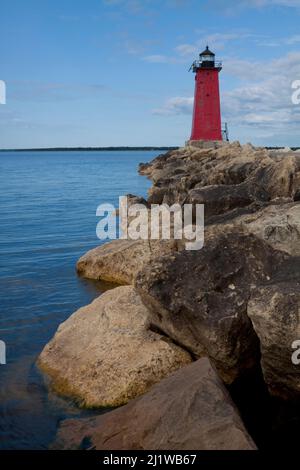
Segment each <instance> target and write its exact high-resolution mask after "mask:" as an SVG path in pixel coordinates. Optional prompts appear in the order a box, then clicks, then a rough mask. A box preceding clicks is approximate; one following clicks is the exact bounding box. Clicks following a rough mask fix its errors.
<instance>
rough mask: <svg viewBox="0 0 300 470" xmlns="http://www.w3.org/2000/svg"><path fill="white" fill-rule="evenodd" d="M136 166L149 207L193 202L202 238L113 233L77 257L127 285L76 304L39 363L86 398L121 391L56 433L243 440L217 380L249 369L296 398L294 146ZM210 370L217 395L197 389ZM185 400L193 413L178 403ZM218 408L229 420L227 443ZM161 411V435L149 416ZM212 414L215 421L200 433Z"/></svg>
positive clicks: (229, 148)
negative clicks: (232, 427)
mask: <svg viewBox="0 0 300 470" xmlns="http://www.w3.org/2000/svg"><path fill="white" fill-rule="evenodd" d="M139 171H140V173H141V174H142V175H145V176H147V177H148V178H150V179H151V180H152V183H153V185H152V187H151V189H150V191H149V197H148V199H147V201H144V202H145V205H146V207H147V208H148V209H150V207H151V204H168V205H172V204H174V203H179V204H181V205H183V204H185V203H189V204H204V207H205V243H204V247H203V248H202V249H200V250H195V251H186V250H185V244H184V240H182V241H181V240H173V239H171V240H165V241H162V240H116V241H113V242H110V243H107V244H105V245H103V246H100V247H98V248H95V249H94V250H91V251H90V252H88V253H87V254H86V255H84V256H83V257H82V258H81V259H80V260H79V261H78V264H77V269H78V272H79V273H80V274H81V275H83V276H86V277H89V278H93V279H104V280H109V281H114V282H117V283H118V284H127V286H124V287H116V288H115V289H113V290H111V291H110V292H107V293H106V294H104V295H102V296H101V297H100V298H98V299H96V300H95V301H94V302H93V303H92V304H91V305H90V306H87V307H83V308H82V309H80V310H79V311H78V312H76V313H75V314H73V315H72V316H71V317H70V318H69V319H68V320H67V321H66V322H65V323H64V324H62V325H61V326H60V327H59V329H58V331H57V333H56V335H55V337H54V338H53V339H52V340H51V341H50V343H49V344H48V345H47V346H46V347H45V349H44V350H43V352H42V353H41V355H40V357H39V360H38V364H39V366H40V368H41V369H42V370H44V371H45V372H46V373H47V374H48V375H49V376H50V378H51V380H52V384H53V386H54V387H55V389H56V390H57V391H58V392H61V393H63V394H65V395H70V396H73V397H75V398H77V399H78V400H79V401H80V402H81V403H82V404H84V405H85V406H108V405H120V404H125V403H127V402H128V401H129V403H128V404H127V405H126V406H125V407H123V408H121V409H120V410H116V411H113V412H110V413H108V414H106V415H105V416H101V417H99V418H95V419H94V418H93V419H92V420H85V421H74V420H71V421H67V422H66V423H65V424H63V425H62V428H61V431H60V433H59V437H58V441H57V442H60V444H57V445H58V446H60V447H63V448H67V447H68V446H70V447H76V448H78V447H82V445H83V444H82V443H83V442H86V441H84V438H85V437H86V436H92V438H91V446H92V447H96V448H109V446H111V448H118V447H120V448H123V449H125V448H128V449H133V448H152V449H153V448H159V449H160V448H166V449H184V448H190V449H194V448H195V449H196V448H199V449H203V448H229V449H231V448H245V449H248V448H249V446H250V448H253V444H251V439H250V438H249V436H248V437H247V431H246V430H245V428H244V427H243V426H242V425H241V421H240V418H239V417H238V412H237V410H236V409H235V408H234V407H232V405H230V406H229V402H228V400H229V397H228V395H226V393H225V388H224V387H223V386H222V387H223V388H222V387H221V385H220V384H221V380H222V381H223V383H224V384H235V383H237V381H240V380H242V379H243V377H245V376H247V375H248V374H251V372H253V370H259V369H260V370H261V371H262V376H263V380H264V383H265V385H266V387H267V388H268V390H269V392H268V393H269V394H270V396H271V395H276V396H280V397H281V398H283V399H292V400H296V401H297V400H300V396H299V394H300V365H297V364H296V363H295V361H294V362H293V361H292V354H293V352H294V351H293V349H292V344H294V342H295V341H296V340H298V339H300V297H299V292H300V290H299V283H300V258H299V256H300V218H299V217H300V201H299V199H300V198H299V194H300V155H299V153H296V152H292V151H291V152H272V151H267V150H266V149H263V148H255V147H253V146H252V145H250V144H247V145H244V146H241V145H240V144H239V143H237V142H236V143H232V144H226V145H224V146H221V147H219V148H216V149H215V148H210V149H201V148H197V147H194V146H191V145H187V146H186V147H183V148H180V149H178V150H174V151H170V152H167V153H166V154H164V155H161V156H159V157H157V158H155V159H154V160H153V161H152V162H150V163H146V164H141V165H140V168H139ZM131 199H132V200H133V201H135V200H139V198H135V197H133V196H131ZM139 202H140V200H139ZM299 356H300V354H299ZM203 357H206V358H209V360H208V359H203ZM201 358H202V359H201ZM192 361H195V362H194V364H192V365H188V364H189V363H190V362H192ZM201 361H202V362H201ZM203 361H204V362H203ZM205 361H206V362H205ZM204 364H205V366H204ZM198 367H199V369H197V368H198ZM178 369H180V370H178ZM176 370H177V372H176ZM196 370H197V371H199V376H197V380H194V379H195V376H194V375H193V374H195V373H196V372H195V371H196ZM191 371H192V372H191ZM208 375H209V377H210V379H209V381H208V382H209V384H210V385H209V387H211V386H212V383H213V384H214V385H213V388H214V387H215V385H216V384H218V385H217V389H218V390H219V392H218V394H217V395H215V393H214V392H213V391H212V392H211V393H212V396H213V397H214V398H216V396H217V397H218V398H217V399H216V400H214V398H210V395H209V393H208V392H207V388H206V387H207V384H208V382H207V380H208V379H207V376H208ZM217 375H219V378H217ZM161 380H162V382H160V381H161ZM186 380H190V383H191V387H190V388H189V387H186V386H185V381H186ZM175 383H176V388H173V386H174V384H175ZM154 384H156V385H154ZM168 387H170V390H172V394H171V399H170V401H169V402H168V403H167V402H166V401H165V398H164V397H165V396H167V395H168V393H169V392H168V393H167V392H166V391H168V390H169V388H168ZM194 387H195V388H194ZM220 390H222V391H221V392H220ZM195 393H199V395H197V399H196V398H195V396H196V395H195ZM165 394H166V395H165ZM141 395H142V396H141ZM168 396H169V395H168ZM135 397H139V398H135ZM198 398H199V400H200V401H198ZM131 399H133V400H132V401H130V400H131ZM194 400H196V402H197V406H196V408H197V412H196V413H194V411H193V410H194V408H193V407H188V409H185V407H182V406H180V405H181V404H183V403H189V401H191V402H193V403H194ZM205 401H206V402H207V403H206V405H205V404H204V402H205ZM158 403H159V404H160V405H159V410H158V411H157V404H158ZM205 406H207V407H208V408H207V409H206V408H205ZM192 408H193V409H192ZM175 409H176V411H175ZM204 409H205V410H206V411H205V412H204V411H203V410H204ZM201 410H202V411H201ZM178 413H179V415H178ZM177 415H178V416H179V418H180V419H179V422H180V423H181V426H182V429H184V430H185V431H184V433H182V432H181V428H180V427H179V426H175V421H174V419H175V418H174V416H177ZM220 415H222V416H223V417H224V416H226V417H228V421H226V422H227V423H230V422H231V420H233V421H234V422H235V423H239V424H238V426H237V428H238V429H239V432H238V433H237V434H236V435H235V434H234V436H235V437H233V438H232V441H231V439H226V438H225V437H224V433H223V431H224V429H225V430H226V429H227V428H226V426H225V427H224V428H223V427H222V426H219V424H218V423H219V422H220V421H219V419H220ZM162 416H163V417H164V420H165V421H163V422H164V423H165V425H164V426H163V428H164V429H165V430H167V431H168V432H167V433H166V434H167V435H168V436H169V437H170V440H169V441H168V439H162V434H163V429H160V427H159V426H158V425H157V423H161V419H162ZM206 419H208V422H209V426H208V427H207V422H206ZM226 419H227V418H226ZM180 420H181V421H180ZM118 423H121V424H118ZM147 423H149V426H148V425H147ZM184 423H185V424H184ZM147 426H148V427H147ZM189 426H190V427H189ZM210 426H212V428H214V427H215V429H218V432H216V433H213V434H212V433H209V432H206V429H208V428H209V427H210ZM157 428H158V431H157V434H156V432H155V429H157ZM171 428H172V432H171V431H170V429H171ZM233 432H234V433H235V431H233ZM225 434H226V432H225ZM228 435H229V434H228ZM237 435H239V438H237V439H236V436H237ZM68 436H69V437H68ZM145 436H146V437H145ZM147 436H148V437H147ZM208 436H209V437H208ZM245 436H246V437H245ZM230 441H231V443H230ZM106 442H107V444H105V443H106ZM105 446H107V447H105Z"/></svg>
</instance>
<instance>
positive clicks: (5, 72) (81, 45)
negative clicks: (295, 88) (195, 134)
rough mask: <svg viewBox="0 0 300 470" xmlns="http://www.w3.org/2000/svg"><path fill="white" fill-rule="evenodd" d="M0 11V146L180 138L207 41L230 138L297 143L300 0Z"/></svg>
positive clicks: (32, 3)
mask: <svg viewBox="0 0 300 470" xmlns="http://www.w3.org/2000/svg"><path fill="white" fill-rule="evenodd" d="M1 20H2V21H1V31H0V48H1V56H0V57H1V67H0V79H1V80H5V82H6V86H7V103H6V104H5V105H0V148H22V147H51V146H108V145H182V144H183V143H184V141H185V140H187V139H188V138H189V135H190V128H191V112H192V101H193V98H192V97H193V87H194V77H193V74H192V73H191V72H190V73H188V69H189V66H190V64H191V62H192V61H193V60H194V59H195V58H197V55H198V54H199V52H200V51H201V50H202V49H203V48H204V47H205V46H206V44H207V43H208V44H209V45H210V47H211V48H212V49H213V50H214V52H215V53H216V56H217V57H218V58H220V59H222V60H223V70H222V72H221V75H220V86H221V96H222V102H221V106H222V119H223V122H225V121H226V122H228V125H229V132H230V138H231V140H240V141H241V142H248V141H250V142H253V143H254V144H257V145H290V146H292V145H300V132H299V126H300V105H298V106H296V105H293V104H292V101H291V94H292V90H291V83H292V82H293V81H294V80H299V79H300V28H299V24H300V0H247V1H243V0H241V1H233V0H210V1H206V0H203V1H201V0H85V1H83V0H51V1H50V0H42V1H41V0H26V1H24V0H2V1H1Z"/></svg>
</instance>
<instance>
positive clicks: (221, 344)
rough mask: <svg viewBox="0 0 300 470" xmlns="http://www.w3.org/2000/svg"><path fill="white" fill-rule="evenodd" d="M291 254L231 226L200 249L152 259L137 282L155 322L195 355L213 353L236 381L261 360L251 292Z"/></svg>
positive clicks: (229, 378)
mask: <svg viewBox="0 0 300 470" xmlns="http://www.w3.org/2000/svg"><path fill="white" fill-rule="evenodd" d="M287 256H288V255H286V254H284V253H283V252H279V251H276V250H274V249H273V248H272V247H271V246H269V245H268V244H267V243H266V242H264V241H262V240H260V239H259V238H257V237H255V236H253V235H245V234H243V233H239V232H235V231H230V232H228V233H224V234H219V235H218V236H215V237H212V238H211V239H209V240H207V241H206V243H205V245H204V248H203V249H201V250H199V251H182V252H180V253H176V254H172V255H166V256H164V257H162V258H160V259H156V260H154V261H153V262H151V263H149V264H147V266H145V267H144V268H143V269H142V270H141V271H140V272H139V273H138V275H137V277H136V281H135V286H136V288H137V289H138V292H139V293H140V295H141V297H142V299H143V301H144V303H145V305H147V307H148V308H149V311H150V312H151V317H150V321H151V323H152V324H153V325H154V326H155V327H157V328H159V329H160V330H161V331H163V332H164V333H165V334H167V335H168V336H169V337H170V338H172V339H173V340H174V341H175V342H176V343H178V344H180V345H182V346H183V347H184V348H186V349H187V350H189V351H191V352H192V353H193V354H194V355H195V356H197V357H200V356H201V355H203V354H205V355H208V356H209V357H210V358H211V360H212V361H213V362H214V364H215V365H216V366H217V368H218V371H219V373H220V374H221V376H222V378H223V380H225V381H226V382H228V383H230V382H232V381H233V380H234V379H235V378H236V377H237V376H239V375H240V374H241V373H242V372H243V371H244V370H245V369H247V368H249V367H252V366H253V365H254V364H255V363H257V361H258V356H259V344H258V339H257V336H256V334H255V332H254V329H253V326H252V323H251V321H250V320H249V317H248V315H247V303H248V300H249V297H250V294H251V292H252V291H253V290H255V289H256V288H257V287H258V286H259V285H260V284H261V283H264V282H267V281H269V280H270V279H271V278H272V276H273V272H274V269H276V268H277V267H278V265H279V264H280V263H281V262H282V261H283V260H284V259H285V258H286V257H287Z"/></svg>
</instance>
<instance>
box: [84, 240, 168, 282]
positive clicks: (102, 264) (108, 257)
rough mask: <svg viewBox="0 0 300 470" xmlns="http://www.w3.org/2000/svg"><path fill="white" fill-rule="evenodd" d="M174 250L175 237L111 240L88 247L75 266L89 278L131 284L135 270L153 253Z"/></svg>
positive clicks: (154, 254) (146, 261)
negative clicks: (165, 238)
mask: <svg viewBox="0 0 300 470" xmlns="http://www.w3.org/2000/svg"><path fill="white" fill-rule="evenodd" d="M175 250H176V242H175V241H174V240H166V241H160V240H113V241H111V242H108V243H105V244H104V245H101V246H98V247H97V248H94V249H92V250H90V251H88V252H87V253H86V254H85V255H83V256H82V257H81V258H80V259H79V260H78V262H77V266H76V267H77V271H78V273H79V274H80V275H81V276H83V277H86V278H88V279H101V280H103V281H108V282H114V283H116V284H121V285H126V284H132V283H133V280H134V278H135V276H136V274H137V272H138V271H139V270H140V269H141V268H142V267H143V265H145V264H146V263H148V262H149V261H150V260H151V259H152V258H153V257H155V256H162V255H164V254H166V253H170V252H172V251H175Z"/></svg>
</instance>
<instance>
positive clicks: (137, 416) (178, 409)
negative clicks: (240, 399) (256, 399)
mask: <svg viewBox="0 0 300 470" xmlns="http://www.w3.org/2000/svg"><path fill="white" fill-rule="evenodd" d="M52 447H53V448H55V449H80V448H86V447H87V448H94V449H99V450H110V451H111V450H138V449H146V450H252V449H255V448H256V447H255V445H254V443H253V441H252V439H251V437H250V436H249V434H248V433H247V431H246V429H245V427H244V425H243V423H242V421H241V418H240V416H239V414H238V412H237V410H236V408H235V406H234V404H233V403H232V401H231V399H230V397H229V395H228V392H227V391H226V389H225V387H224V386H223V384H222V382H221V381H220V379H219V378H218V376H217V374H216V372H215V370H214V368H213V367H212V366H211V364H210V362H209V360H208V359H207V358H202V359H200V360H198V361H196V362H194V363H193V364H191V365H189V366H186V367H184V368H182V369H181V370H179V371H177V372H175V373H174V374H172V375H171V376H169V377H168V378H166V379H164V380H162V381H161V382H160V383H159V384H157V385H155V386H154V387H153V388H151V390H150V391H149V392H148V393H146V394H145V395H143V396H142V397H140V398H137V399H135V400H132V401H131V402H130V403H129V404H127V405H125V406H123V407H121V408H119V409H117V410H114V411H112V412H109V413H106V414H104V415H101V416H97V417H95V418H87V419H82V420H78V419H71V420H67V421H64V422H63V423H62V424H61V426H60V429H59V432H58V435H57V438H56V441H55V443H54V445H53V446H52Z"/></svg>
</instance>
